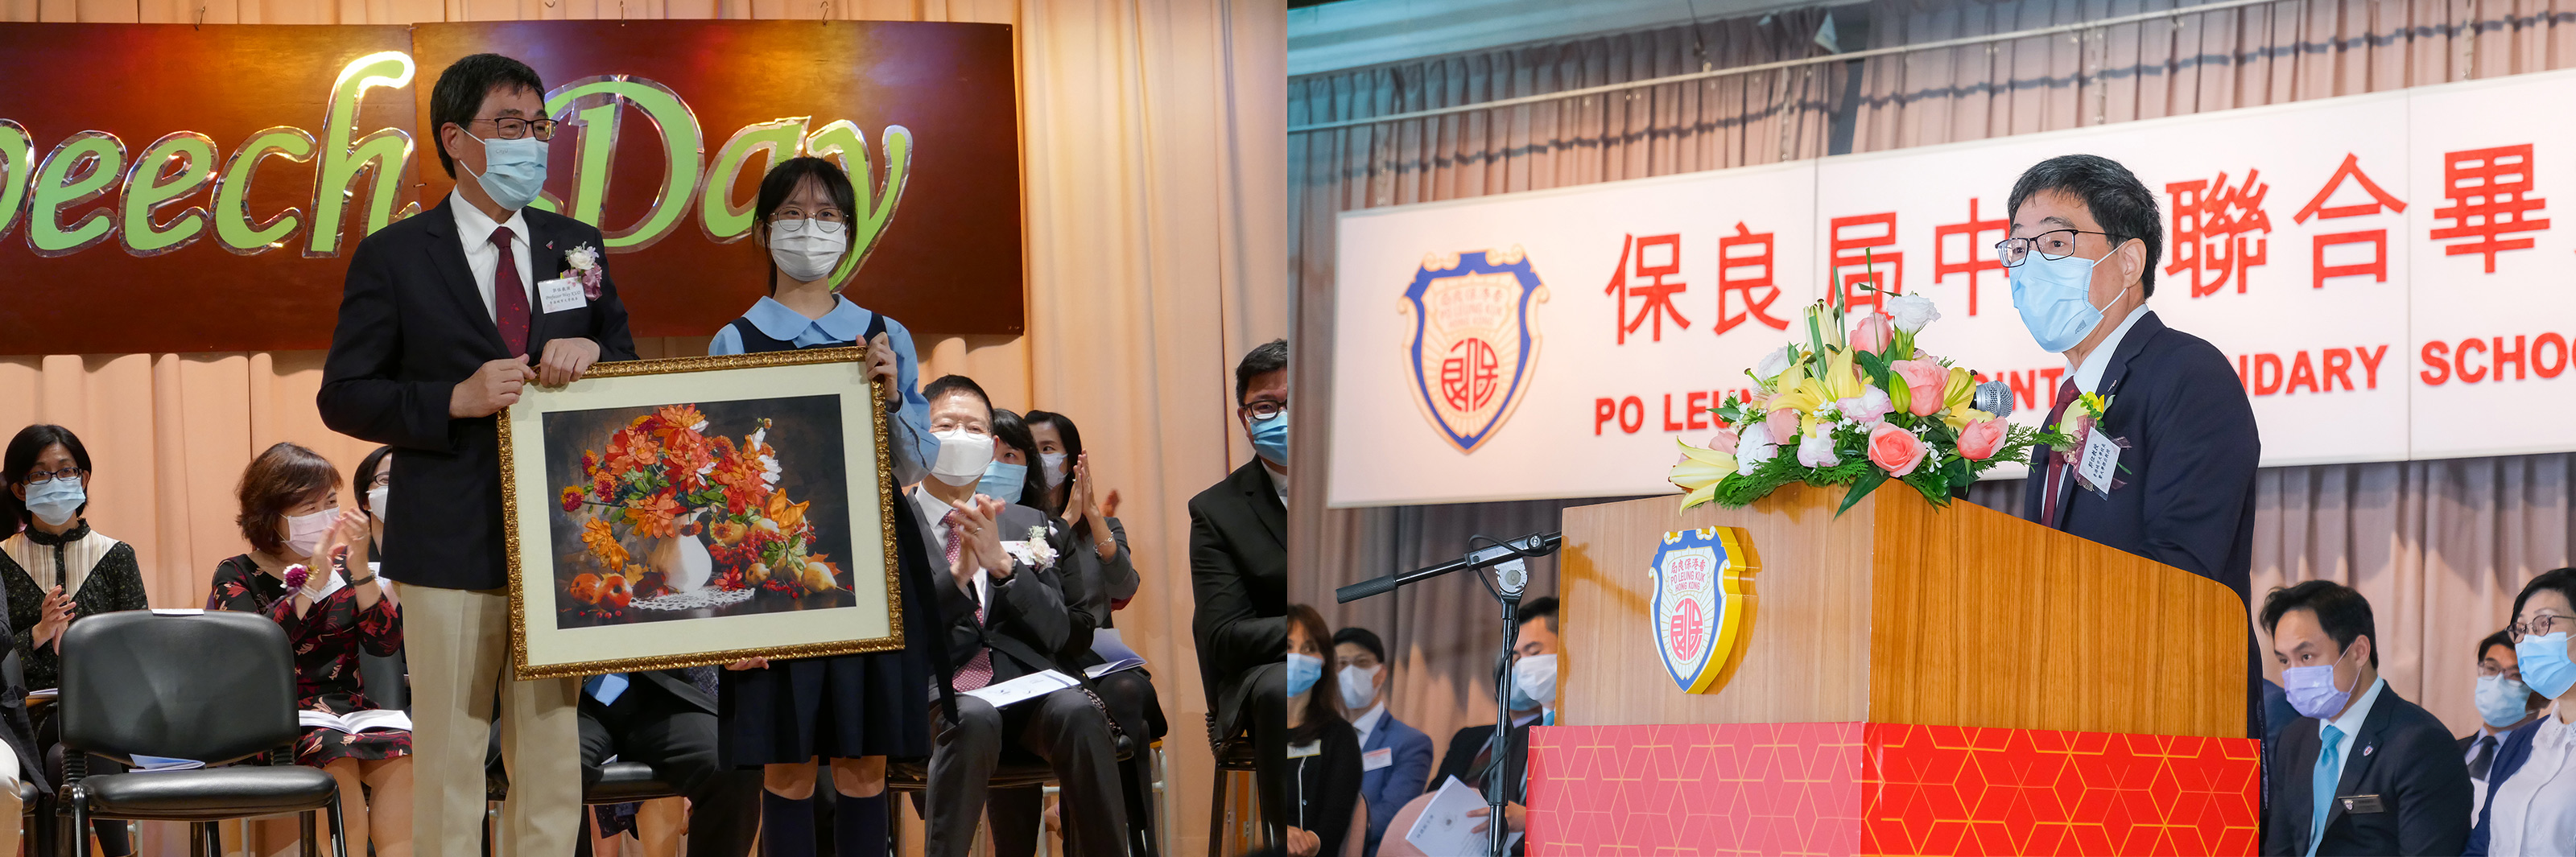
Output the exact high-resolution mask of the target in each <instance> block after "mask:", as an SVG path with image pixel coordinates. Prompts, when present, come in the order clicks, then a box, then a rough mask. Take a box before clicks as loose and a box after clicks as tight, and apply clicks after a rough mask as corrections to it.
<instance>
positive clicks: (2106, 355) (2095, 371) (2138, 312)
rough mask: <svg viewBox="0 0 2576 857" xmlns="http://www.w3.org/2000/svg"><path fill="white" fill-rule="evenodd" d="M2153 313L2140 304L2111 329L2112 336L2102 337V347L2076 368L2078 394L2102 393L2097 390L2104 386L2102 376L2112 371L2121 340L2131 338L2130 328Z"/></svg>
mask: <svg viewBox="0 0 2576 857" xmlns="http://www.w3.org/2000/svg"><path fill="white" fill-rule="evenodd" d="M2151 312H2154V310H2151V309H2148V308H2147V305H2146V304H2139V305H2138V308H2137V309H2133V310H2130V311H2129V317H2128V318H2124V319H2121V320H2120V326H2118V327H2114V328H2111V335H2109V336H2105V337H2102V344H2101V345H2099V346H2096V347H2095V348H2094V349H2093V352H2092V353H2090V354H2086V355H2084V365H2081V366H2077V367H2075V391H2076V392H2079V393H2098V392H2101V390H2099V389H2096V388H2098V387H2100V386H2102V375H2103V374H2104V373H2107V372H2109V371H2111V356H2112V355H2114V354H2118V353H2120V340H2123V339H2127V338H2129V328H2132V327H2136V326H2138V319H2142V318H2146V317H2147V314H2148V313H2151Z"/></svg>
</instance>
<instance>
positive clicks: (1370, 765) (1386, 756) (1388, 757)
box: [1360, 747, 1395, 771]
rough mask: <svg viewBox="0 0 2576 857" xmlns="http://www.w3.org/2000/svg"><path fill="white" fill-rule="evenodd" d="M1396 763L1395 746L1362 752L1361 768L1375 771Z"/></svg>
mask: <svg viewBox="0 0 2576 857" xmlns="http://www.w3.org/2000/svg"><path fill="white" fill-rule="evenodd" d="M1394 764H1395V748H1393V747H1379V748H1377V749H1375V750H1370V751H1368V752H1366V753H1361V754H1360V770H1362V771H1374V770H1377V769H1379V768H1384V767H1388V766H1391V765H1394Z"/></svg>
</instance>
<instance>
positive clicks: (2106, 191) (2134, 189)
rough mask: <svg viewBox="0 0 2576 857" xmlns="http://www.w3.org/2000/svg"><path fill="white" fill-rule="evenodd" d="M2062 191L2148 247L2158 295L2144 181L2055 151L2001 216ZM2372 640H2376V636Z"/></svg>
mask: <svg viewBox="0 0 2576 857" xmlns="http://www.w3.org/2000/svg"><path fill="white" fill-rule="evenodd" d="M2052 190H2054V191H2064V192H2066V193H2067V194H2070V195H2073V196H2074V197H2075V198H2077V199H2081V200H2084V208H2085V210H2086V211H2089V212H2091V213H2092V214H2093V220H2094V222H2096V223H2099V224H2101V225H2102V231H2104V232H2108V233H2111V235H2112V241H2111V244H2112V246H2114V247H2117V246H2119V244H2120V240H2121V239H2127V238H2135V239H2138V241H2139V242H2140V243H2143V244H2145V245H2147V266H2146V269H2145V270H2144V271H2142V272H2141V273H2140V274H2139V277H2140V278H2141V279H2140V284H2141V285H2143V286H2145V287H2146V290H2147V297H2151V298H2152V297H2155V296H2156V260H2157V259H2158V258H2161V257H2162V256H2163V254H2164V249H2165V226H2164V221H2163V220H2162V219H2161V215H2159V214H2157V213H2156V195H2155V193H2154V192H2152V191H2149V190H2147V186H2146V183H2144V182H2141V181H2138V177H2137V175H2136V174H2134V173H2131V172H2129V168H2128V167H2124V166H2121V165H2120V162H2118V161H2114V160H2111V159H2110V158H2105V157H2102V156H2100V155H2059V156H2057V157H2054V158H2050V159H2048V160H2045V161H2041V162H2039V163H2038V164H2035V165H2033V166H2032V167H2031V168H2030V169H2028V170H2025V171H2023V172H2022V174H2021V180H2019V181H2016V182H2013V189H2012V200H2011V201H2010V202H2009V203H2007V204H2006V205H2005V207H2004V216H2006V217H2012V216H2015V215H2016V214H2018V213H2019V212H2020V211H2021V203H2022V201H2023V200H2026V199H2029V198H2030V197H2031V195H2032V194H2036V193H2040V192H2042V191H2052ZM2374 639H2376V638H2374Z"/></svg>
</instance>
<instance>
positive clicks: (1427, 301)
mask: <svg viewBox="0 0 2576 857" xmlns="http://www.w3.org/2000/svg"><path fill="white" fill-rule="evenodd" d="M1546 300H1547V288H1546V286H1545V284H1543V283H1541V282H1539V278H1538V271H1537V270H1536V269H1535V268H1532V267H1531V266H1530V261H1529V258H1528V257H1527V256H1526V255H1524V254H1523V253H1522V252H1521V248H1519V247H1513V248H1511V249H1510V250H1470V251H1467V252H1464V253H1433V254H1431V255H1429V256H1425V257H1423V260H1422V266H1421V267H1420V268H1417V269H1415V270H1414V272H1413V282H1412V283H1411V284H1410V285H1408V286H1407V287H1406V288H1405V290H1404V301H1403V302H1402V303H1401V304H1400V305H1399V306H1398V308H1397V312H1399V313H1402V314H1405V315H1410V316H1412V317H1413V324H1412V327H1413V336H1412V341H1411V342H1409V343H1407V344H1406V345H1405V355H1404V356H1405V360H1406V361H1407V362H1408V364H1409V367H1410V369H1411V370H1412V373H1411V374H1412V378H1413V386H1414V392H1415V393H1416V394H1417V395H1416V396H1415V398H1414V403H1415V404H1417V405H1419V406H1421V408H1422V416H1423V418H1424V419H1427V420H1429V421H1430V422H1431V425H1432V427H1433V428H1434V429H1437V430H1438V431H1439V432H1440V437H1441V439H1443V440H1446V441H1448V442H1449V445H1451V446H1453V447H1456V448H1457V449H1458V451H1459V452H1460V453H1472V452H1475V451H1476V447H1478V446H1482V445H1484V443H1485V441H1488V440H1491V439H1493V437H1494V433H1495V432H1497V431H1500V430H1501V429H1502V427H1503V421H1505V420H1508V419H1511V416H1512V409H1513V408H1514V407H1515V406H1517V405H1519V404H1520V400H1521V393H1523V392H1525V391H1527V390H1528V389H1529V382H1530V376H1531V375H1533V374H1535V373H1534V371H1533V370H1534V369H1535V368H1536V367H1537V365H1538V346H1539V335H1538V328H1537V325H1535V324H1533V323H1531V319H1530V305H1531V304H1535V303H1541V302H1544V301H1546Z"/></svg>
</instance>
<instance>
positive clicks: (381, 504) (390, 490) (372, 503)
mask: <svg viewBox="0 0 2576 857" xmlns="http://www.w3.org/2000/svg"><path fill="white" fill-rule="evenodd" d="M393 495H394V487H393V486H391V485H378V486H376V487H375V488H373V489H370V490H368V491H367V514H370V515H374V516H376V520H378V521H382V520H384V519H385V501H386V500H388V499H391V498H392V497H393Z"/></svg>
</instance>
